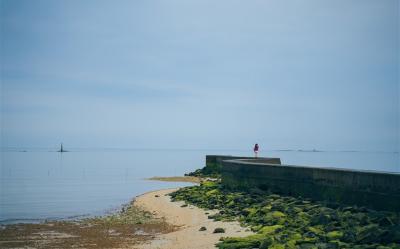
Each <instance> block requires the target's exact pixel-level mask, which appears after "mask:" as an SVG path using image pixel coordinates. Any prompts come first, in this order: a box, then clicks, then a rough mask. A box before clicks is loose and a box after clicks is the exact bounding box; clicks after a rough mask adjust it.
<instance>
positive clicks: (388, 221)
mask: <svg viewBox="0 0 400 249" xmlns="http://www.w3.org/2000/svg"><path fill="white" fill-rule="evenodd" d="M378 223H379V225H380V226H392V225H393V224H394V223H393V221H392V220H391V219H390V218H389V217H383V218H380V219H379V221H378Z"/></svg>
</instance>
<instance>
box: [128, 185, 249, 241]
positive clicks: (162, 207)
mask: <svg viewBox="0 0 400 249" xmlns="http://www.w3.org/2000/svg"><path fill="white" fill-rule="evenodd" d="M175 190H176V189H167V190H159V191H154V192H149V193H146V194H144V195H141V196H138V197H137V198H136V201H135V205H137V206H138V207H141V208H143V209H144V210H147V211H149V212H151V213H153V214H154V215H155V216H156V217H159V218H161V217H164V218H165V220H166V221H167V222H168V223H170V224H172V225H175V226H179V227H180V228H179V229H178V230H177V231H174V232H171V233H167V234H160V235H156V237H155V239H153V240H151V241H150V242H146V243H144V244H141V245H139V246H137V245H135V246H134V247H133V248H136V249H150V248H151V249H158V248H160V249H209V248H215V244H216V243H217V242H218V241H219V239H220V238H221V237H244V236H248V235H251V234H253V233H252V232H250V231H249V230H248V229H246V228H243V227H241V226H240V225H239V223H238V222H221V221H213V220H211V219H208V217H207V216H208V215H209V214H212V213H214V212H215V211H214V212H212V211H205V210H203V209H200V208H197V207H195V206H191V205H189V206H187V207H181V206H182V205H183V204H184V203H183V202H172V201H171V199H170V197H169V196H167V194H169V193H171V192H173V191H175ZM157 196H158V197H157ZM206 212H208V213H209V214H206ZM203 226H204V227H206V228H207V230H206V231H199V229H200V228H201V227H203ZM217 227H221V228H224V229H225V233H213V231H214V229H215V228H217ZM246 230H247V231H246Z"/></svg>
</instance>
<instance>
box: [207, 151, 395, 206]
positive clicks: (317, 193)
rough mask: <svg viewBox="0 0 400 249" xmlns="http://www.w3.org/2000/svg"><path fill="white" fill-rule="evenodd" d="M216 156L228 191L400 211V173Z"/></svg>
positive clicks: (215, 160)
mask: <svg viewBox="0 0 400 249" xmlns="http://www.w3.org/2000/svg"><path fill="white" fill-rule="evenodd" d="M213 157H217V158H213V159H212V160H214V161H213V162H214V163H216V162H219V161H220V163H221V173H222V183H223V184H224V185H225V186H226V187H228V188H242V189H251V188H260V189H262V190H269V191H271V192H273V193H278V194H287V195H292V196H302V197H308V198H312V199H315V200H323V201H327V202H331V203H340V204H349V205H357V206H366V207H369V208H372V209H377V210H389V211H398V212H400V174H398V173H389V172H377V171H361V170H348V169H339V168H318V167H306V166H295V165H280V164H273V163H269V162H268V158H267V159H264V158H260V160H257V159H254V158H252V159H250V158H241V159H234V160H229V159H228V160H226V158H225V157H224V156H221V157H220V158H218V156H213ZM209 160H211V159H209ZM274 160H276V159H274ZM275 162H276V161H275ZM279 162H280V160H279Z"/></svg>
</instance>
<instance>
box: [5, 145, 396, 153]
mask: <svg viewBox="0 0 400 249" xmlns="http://www.w3.org/2000/svg"><path fill="white" fill-rule="evenodd" d="M57 148H58V147H16V146H0V151H2V152H3V151H6V150H12V151H16V150H18V151H19V152H28V150H49V152H51V151H52V150H57ZM67 148H68V151H69V152H74V150H75V151H79V150H114V151H131V150H132V151H133V150H136V151H140V150H142V151H146V150H147V151H152V150H153V151H159V150H165V151H177V150H179V151H242V152H245V151H252V149H232V148H219V149H205V148H189V149H188V148H162V147H160V148H132V147H67ZM261 151H263V150H261ZM264 151H281V152H285V151H287V152H314V153H318V152H348V153H352V152H354V153H356V152H359V153H360V152H374V153H399V151H386V150H352V149H345V150H321V149H316V148H313V149H304V148H299V149H268V150H264Z"/></svg>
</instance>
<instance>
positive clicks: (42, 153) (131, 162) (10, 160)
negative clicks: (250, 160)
mask: <svg viewBox="0 0 400 249" xmlns="http://www.w3.org/2000/svg"><path fill="white" fill-rule="evenodd" d="M206 154H225V155H241V156H251V152H248V151H205V150H71V151H70V152H68V153H56V152H49V151H48V150H35V151H32V150H27V152H19V151H12V150H8V151H2V152H1V171H0V180H1V183H0V186H1V189H0V200H1V201H0V223H15V222H37V221H40V220H43V219H64V218H72V217H85V216H92V215H101V214H104V213H107V212H110V211H112V210H115V209H118V208H120V207H121V205H123V204H125V203H128V202H129V201H130V200H132V198H133V197H135V196H137V195H139V194H142V193H144V192H147V191H151V190H156V189H162V188H172V187H180V186H187V185H190V184H189V183H171V182H158V181H147V180H143V179H144V178H148V177H152V176H175V175H183V174H184V173H186V172H190V171H193V170H195V169H197V168H200V167H202V166H204V164H205V155H206ZM260 156H275V157H281V159H282V163H284V164H297V165H310V166H329V167H342V168H353V169H367V170H380V171H390V172H400V164H399V154H398V153H393V152H392V153H389V152H387V153H386V152H299V151H264V152H261V154H260Z"/></svg>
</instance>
